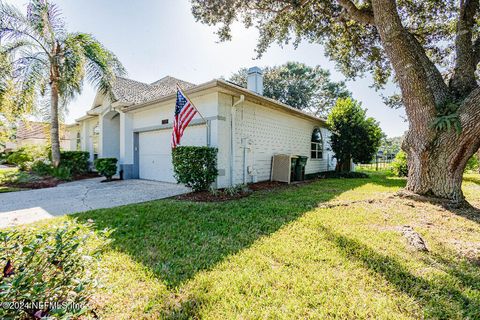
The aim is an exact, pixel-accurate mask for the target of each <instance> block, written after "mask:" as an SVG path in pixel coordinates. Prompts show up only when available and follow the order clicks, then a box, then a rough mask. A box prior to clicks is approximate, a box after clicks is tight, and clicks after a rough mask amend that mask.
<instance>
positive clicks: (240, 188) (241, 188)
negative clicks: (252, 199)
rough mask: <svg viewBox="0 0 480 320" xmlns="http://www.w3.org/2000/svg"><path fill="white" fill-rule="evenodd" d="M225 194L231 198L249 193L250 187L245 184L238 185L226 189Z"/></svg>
mask: <svg viewBox="0 0 480 320" xmlns="http://www.w3.org/2000/svg"><path fill="white" fill-rule="evenodd" d="M224 192H225V193H226V194H227V195H229V196H236V195H237V194H241V193H246V192H249V189H248V186H247V185H245V184H237V185H234V186H231V187H228V188H225V190H224Z"/></svg>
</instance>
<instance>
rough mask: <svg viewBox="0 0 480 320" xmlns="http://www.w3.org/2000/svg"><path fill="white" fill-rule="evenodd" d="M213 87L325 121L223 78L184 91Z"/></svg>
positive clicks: (154, 100)
mask: <svg viewBox="0 0 480 320" xmlns="http://www.w3.org/2000/svg"><path fill="white" fill-rule="evenodd" d="M214 87H221V88H224V89H227V90H229V91H234V92H236V93H237V94H239V95H244V96H246V97H248V98H250V99H251V100H255V101H256V102H258V103H260V104H267V105H269V106H271V107H273V108H277V109H281V110H284V111H287V112H289V113H293V114H295V115H297V116H300V117H304V118H309V119H312V120H315V121H319V122H322V123H323V124H325V123H326V121H325V119H322V118H319V117H316V116H314V115H312V114H309V113H307V112H305V111H302V110H300V109H297V108H294V107H291V106H289V105H287V104H285V103H282V102H280V101H278V100H275V99H271V98H267V97H265V96H263V95H260V94H258V93H256V92H253V91H251V90H248V89H246V88H243V87H240V86H238V85H236V84H234V83H232V82H229V81H225V80H222V79H214V80H212V81H209V82H205V83H203V84H200V85H197V86H192V87H190V88H188V89H186V90H185V92H186V93H187V94H191V93H195V92H199V91H203V90H207V89H210V88H214ZM174 98H175V90H173V91H172V92H171V93H170V94H168V95H164V96H161V97H159V98H157V99H152V100H147V101H145V102H143V103H139V104H135V105H131V106H127V107H124V108H123V109H122V110H123V111H126V112H128V111H132V110H137V109H140V108H143V107H146V106H149V105H152V104H155V103H159V102H163V101H168V100H171V99H174Z"/></svg>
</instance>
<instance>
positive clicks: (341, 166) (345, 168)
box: [335, 158, 352, 172]
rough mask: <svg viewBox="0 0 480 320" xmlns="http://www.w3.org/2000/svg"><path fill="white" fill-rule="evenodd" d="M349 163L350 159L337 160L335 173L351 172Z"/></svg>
mask: <svg viewBox="0 0 480 320" xmlns="http://www.w3.org/2000/svg"><path fill="white" fill-rule="evenodd" d="M351 163H352V160H351V158H348V159H343V160H338V161H337V166H336V168H335V171H337V172H350V171H351V170H352V166H351Z"/></svg>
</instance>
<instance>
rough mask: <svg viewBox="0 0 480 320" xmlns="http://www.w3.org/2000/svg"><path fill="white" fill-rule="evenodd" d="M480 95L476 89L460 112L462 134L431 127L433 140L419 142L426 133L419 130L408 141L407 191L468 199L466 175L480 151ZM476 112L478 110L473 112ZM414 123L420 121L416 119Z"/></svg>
mask: <svg viewBox="0 0 480 320" xmlns="http://www.w3.org/2000/svg"><path fill="white" fill-rule="evenodd" d="M479 105H480V92H479V90H476V91H474V92H473V93H472V95H471V96H470V97H469V98H467V99H466V100H465V101H464V103H463V105H462V106H460V108H459V110H458V112H459V114H460V123H461V125H462V131H461V132H460V133H457V132H456V131H455V130H454V129H453V128H452V129H451V130H450V131H446V130H442V131H437V130H436V129H435V128H432V127H431V126H430V127H429V129H428V130H429V131H431V133H430V134H429V136H431V137H433V138H432V139H430V140H427V144H425V140H423V139H418V136H419V135H421V134H422V133H424V132H425V128H424V129H423V130H422V132H416V130H415V127H413V128H412V126H410V130H409V132H408V134H407V136H406V138H405V141H404V145H403V149H404V151H405V152H406V153H407V155H408V181H407V187H406V189H407V190H409V191H412V192H414V193H417V194H422V195H427V196H435V197H439V198H446V199H449V200H452V201H454V202H462V201H463V200H464V197H463V193H462V179H463V172H464V171H465V167H466V165H467V162H468V160H469V159H470V158H471V157H472V156H473V155H474V154H475V152H477V150H478V149H479V148H480V125H479V124H478V121H479V119H480V111H478V110H479V109H480V108H478V106H479ZM473 110H475V111H473ZM410 121H411V122H414V121H416V119H415V118H414V117H412V118H411V119H410Z"/></svg>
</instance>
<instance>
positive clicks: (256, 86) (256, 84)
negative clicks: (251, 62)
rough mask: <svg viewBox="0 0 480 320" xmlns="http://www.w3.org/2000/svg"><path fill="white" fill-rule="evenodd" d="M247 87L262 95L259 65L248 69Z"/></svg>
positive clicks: (261, 78) (261, 76) (261, 74)
mask: <svg viewBox="0 0 480 320" xmlns="http://www.w3.org/2000/svg"><path fill="white" fill-rule="evenodd" d="M247 89H248V90H250V91H253V92H255V93H258V94H259V95H263V72H262V69H260V68H259V67H253V68H250V69H248V73H247Z"/></svg>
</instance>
